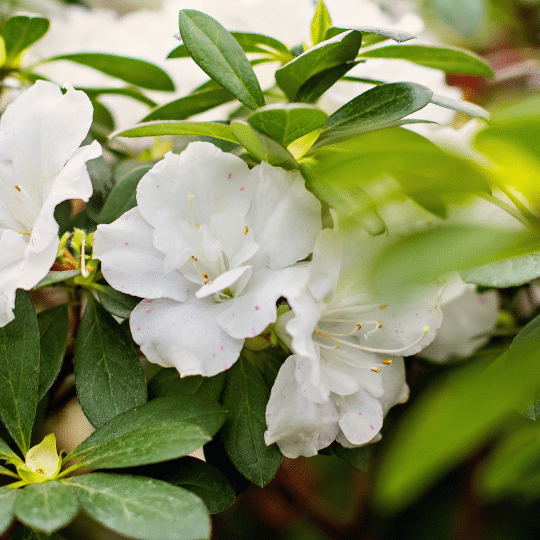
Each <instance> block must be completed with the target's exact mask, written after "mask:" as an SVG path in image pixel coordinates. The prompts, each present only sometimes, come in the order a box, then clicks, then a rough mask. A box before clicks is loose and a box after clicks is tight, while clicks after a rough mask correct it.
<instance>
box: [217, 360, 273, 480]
mask: <svg viewBox="0 0 540 540" xmlns="http://www.w3.org/2000/svg"><path fill="white" fill-rule="evenodd" d="M227 373H228V377H227V383H226V386H225V391H224V395H223V405H224V407H226V409H227V410H228V416H227V421H226V422H225V425H224V426H223V430H222V432H221V433H222V435H221V436H222V440H223V445H224V447H225V450H226V451H227V455H228V456H229V459H230V460H231V462H232V464H233V465H234V466H235V467H236V469H237V470H238V471H239V472H240V473H241V474H243V475H244V476H245V477H246V478H247V479H248V480H250V481H251V482H253V483H254V484H257V485H258V486H261V487H262V486H264V485H266V484H268V482H270V480H272V478H273V477H274V475H275V474H276V472H277V470H278V468H279V465H280V463H281V452H280V451H279V449H278V447H277V446H276V445H275V444H272V445H270V446H266V444H265V442H264V432H265V430H266V418H265V411H266V404H267V403H268V398H269V397H270V391H269V390H268V388H267V386H266V384H265V382H264V379H263V378H262V375H261V374H260V372H259V370H258V369H257V368H255V367H254V366H253V365H252V364H251V363H250V362H249V361H247V360H245V359H244V358H243V357H242V356H240V358H239V359H238V360H237V361H236V363H235V364H234V365H233V367H232V368H231V369H230V370H229V371H228V372H227Z"/></svg>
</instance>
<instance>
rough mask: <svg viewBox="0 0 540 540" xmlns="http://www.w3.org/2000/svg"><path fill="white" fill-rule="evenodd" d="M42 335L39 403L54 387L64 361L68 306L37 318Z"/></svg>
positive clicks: (44, 313)
mask: <svg viewBox="0 0 540 540" xmlns="http://www.w3.org/2000/svg"><path fill="white" fill-rule="evenodd" d="M37 319H38V325H39V335H40V361H39V386H38V401H40V400H41V399H42V398H43V396H44V395H45V394H46V393H47V391H48V390H49V388H50V387H51V386H52V384H53V383H54V381H55V380H56V377H58V373H60V368H61V367H62V362H63V360H64V354H65V352H66V347H67V339H68V328H69V316H68V307H67V304H62V305H60V306H56V307H53V308H50V309H47V310H46V311H42V312H41V313H39V314H38V316H37Z"/></svg>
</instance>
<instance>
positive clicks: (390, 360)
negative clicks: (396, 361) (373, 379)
mask: <svg viewBox="0 0 540 540" xmlns="http://www.w3.org/2000/svg"><path fill="white" fill-rule="evenodd" d="M392 362H393V360H392V359H390V358H389V359H388V360H383V361H382V362H381V364H385V365H387V366H389V365H390V364H391V363H392Z"/></svg>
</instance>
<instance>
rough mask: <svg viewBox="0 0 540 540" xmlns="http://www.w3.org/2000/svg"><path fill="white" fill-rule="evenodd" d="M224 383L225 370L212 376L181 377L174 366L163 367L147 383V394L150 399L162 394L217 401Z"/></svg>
mask: <svg viewBox="0 0 540 540" xmlns="http://www.w3.org/2000/svg"><path fill="white" fill-rule="evenodd" d="M224 384H225V372H222V373H218V374H217V375H214V376H213V377H203V376H202V375H192V376H189V377H182V378H181V377H180V375H179V374H178V371H177V370H176V369H175V368H164V369H160V370H159V371H158V372H157V373H156V375H155V376H154V377H153V378H152V380H151V381H150V382H149V383H148V394H149V397H150V399H153V398H156V397H162V396H181V395H195V396H197V397H199V398H207V399H210V400H213V401H218V400H219V398H220V396H221V392H222V390H223V385H224Z"/></svg>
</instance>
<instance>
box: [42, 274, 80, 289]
mask: <svg viewBox="0 0 540 540" xmlns="http://www.w3.org/2000/svg"><path fill="white" fill-rule="evenodd" d="M80 274H81V271H80V270H64V271H62V272H55V271H52V272H49V273H48V274H47V275H46V276H45V277H44V278H43V279H42V280H41V281H40V282H39V283H38V284H37V285H36V286H35V287H34V289H40V288H41V287H46V286H47V285H53V284H54V283H60V282H61V281H65V280H66V279H70V278H72V277H75V276H79V275H80Z"/></svg>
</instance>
